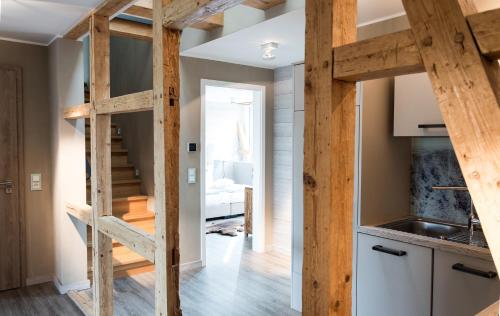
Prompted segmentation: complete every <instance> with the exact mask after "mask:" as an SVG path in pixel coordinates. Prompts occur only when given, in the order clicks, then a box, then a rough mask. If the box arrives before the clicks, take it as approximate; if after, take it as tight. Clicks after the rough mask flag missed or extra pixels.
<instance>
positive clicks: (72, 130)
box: [49, 39, 89, 293]
mask: <svg viewBox="0 0 500 316" xmlns="http://www.w3.org/2000/svg"><path fill="white" fill-rule="evenodd" d="M49 69H50V70H49V73H50V75H49V78H50V108H51V126H50V128H51V134H52V147H51V149H52V192H53V196H52V199H53V211H54V244H55V260H54V261H55V268H54V270H55V276H54V284H55V285H56V287H57V288H58V290H59V291H60V292H61V293H65V292H67V291H68V290H71V289H81V288H86V287H88V286H89V282H88V280H87V251H86V250H87V249H86V248H87V230H86V226H85V225H84V224H82V223H81V222H80V221H78V220H75V219H74V218H72V217H71V216H69V215H68V214H67V213H66V210H65V203H66V201H69V202H72V203H80V204H85V203H86V194H85V183H86V180H85V124H84V120H83V119H80V120H72V121H67V120H65V119H64V118H63V110H64V107H66V106H71V105H77V104H81V103H83V53H82V43H81V42H76V41H70V40H66V39H58V40H56V41H54V42H53V43H52V44H51V45H50V47H49Z"/></svg>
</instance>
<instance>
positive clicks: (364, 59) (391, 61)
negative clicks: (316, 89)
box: [333, 9, 500, 81]
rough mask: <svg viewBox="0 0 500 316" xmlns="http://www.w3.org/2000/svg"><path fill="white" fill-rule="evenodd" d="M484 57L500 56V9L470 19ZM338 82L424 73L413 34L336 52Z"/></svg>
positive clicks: (408, 32)
mask: <svg viewBox="0 0 500 316" xmlns="http://www.w3.org/2000/svg"><path fill="white" fill-rule="evenodd" d="M467 20H468V22H469V25H470V27H471V30H472V34H473V36H474V39H475V41H476V42H477V43H478V45H479V49H480V51H481V53H482V54H483V55H484V56H486V57H488V58H498V57H499V56H500V23H498V21H500V9H496V10H492V11H487V12H482V13H475V14H471V15H469V17H468V18H467ZM333 55H334V56H333V57H334V69H333V76H334V78H335V79H339V80H345V81H360V80H371V79H378V78H385V77H393V76H399V75H404V74H410V73H417V72H424V71H425V67H424V64H423V61H422V58H421V57H420V52H419V50H418V46H417V43H416V41H415V37H414V36H413V32H412V31H411V30H404V31H401V32H396V33H392V34H388V35H383V36H379V37H375V38H371V39H367V40H364V41H358V42H356V43H352V44H349V45H343V46H340V47H337V48H335V49H333Z"/></svg>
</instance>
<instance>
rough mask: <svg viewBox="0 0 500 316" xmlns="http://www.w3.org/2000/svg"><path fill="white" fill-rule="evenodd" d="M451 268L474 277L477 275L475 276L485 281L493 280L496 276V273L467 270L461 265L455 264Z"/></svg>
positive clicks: (467, 268)
mask: <svg viewBox="0 0 500 316" xmlns="http://www.w3.org/2000/svg"><path fill="white" fill-rule="evenodd" d="M451 268H452V269H453V270H457V271H462V272H465V273H469V274H474V275H477V276H480V277H483V278H486V279H494V278H495V277H496V276H497V273H496V272H494V271H481V270H478V269H474V268H469V267H467V266H465V265H464V264H462V263H455V264H454V265H452V266H451Z"/></svg>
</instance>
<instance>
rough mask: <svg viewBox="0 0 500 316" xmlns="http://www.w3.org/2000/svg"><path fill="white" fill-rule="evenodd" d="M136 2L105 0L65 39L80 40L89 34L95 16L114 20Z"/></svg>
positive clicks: (65, 36) (129, 0) (131, 0)
mask: <svg viewBox="0 0 500 316" xmlns="http://www.w3.org/2000/svg"><path fill="white" fill-rule="evenodd" d="M134 1H136V0H105V1H104V2H102V3H101V4H100V5H99V6H98V7H96V8H95V9H94V10H92V12H90V13H89V14H87V16H86V17H85V18H83V19H82V20H81V21H80V22H78V23H77V24H76V25H75V26H73V27H72V28H71V29H70V30H69V31H68V32H66V34H64V36H63V37H64V38H67V39H72V40H78V39H80V38H81V37H82V36H84V35H85V34H87V33H88V32H89V25H90V24H89V23H90V17H91V16H92V15H93V14H96V15H99V16H107V17H110V18H113V17H114V16H115V15H117V14H119V13H120V12H121V11H123V10H125V9H126V8H127V7H128V6H130V5H131V4H132V3H133V2H134Z"/></svg>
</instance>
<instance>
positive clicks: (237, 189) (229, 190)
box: [205, 161, 251, 220]
mask: <svg viewBox="0 0 500 316" xmlns="http://www.w3.org/2000/svg"><path fill="white" fill-rule="evenodd" d="M221 163H222V167H219V166H218V162H216V167H215V168H214V170H213V172H214V178H216V180H213V181H210V182H209V183H207V188H206V190H205V218H206V219H207V220H209V219H214V218H222V217H232V216H238V215H243V214H244V212H245V210H244V205H245V203H244V202H245V187H250V186H251V164H248V163H244V164H241V163H231V162H229V163H228V162H227V161H226V162H221ZM248 169H250V172H249V171H248ZM233 179H236V180H233ZM236 181H237V182H236Z"/></svg>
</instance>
